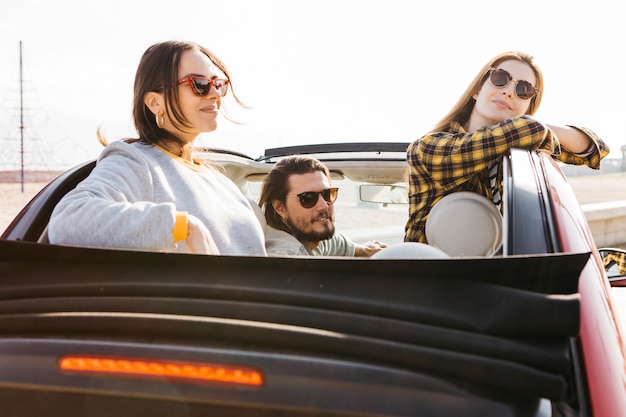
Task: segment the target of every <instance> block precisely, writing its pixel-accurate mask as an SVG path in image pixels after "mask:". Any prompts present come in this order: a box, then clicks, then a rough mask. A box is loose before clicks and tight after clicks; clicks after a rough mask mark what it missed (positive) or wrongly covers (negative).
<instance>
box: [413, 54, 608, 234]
mask: <svg viewBox="0 0 626 417" xmlns="http://www.w3.org/2000/svg"><path fill="white" fill-rule="evenodd" d="M542 94H543V76H542V73H541V71H540V69H539V67H538V66H537V65H536V64H535V62H534V61H533V57H532V56H530V55H528V54H525V53H521V52H506V53H503V54H500V55H498V56H496V57H495V58H493V59H492V60H490V61H489V62H488V63H487V64H486V65H485V66H484V67H483V68H482V69H481V70H480V72H479V73H478V75H477V76H476V77H475V78H474V80H473V81H472V83H471V84H470V85H469V86H468V88H467V89H466V90H465V92H464V93H463V94H462V95H461V98H460V99H459V100H458V101H457V103H456V104H455V106H454V107H453V108H452V110H450V112H449V113H448V114H447V115H446V116H445V117H444V118H443V119H442V120H441V121H440V122H439V123H438V124H437V125H436V126H435V128H434V129H433V130H432V132H430V133H428V134H426V135H424V136H422V137H421V138H419V139H417V140H416V141H415V142H413V143H412V144H411V145H409V147H408V149H407V162H408V183H409V203H410V206H409V220H408V222H407V224H406V227H405V233H406V234H405V241H412V242H422V243H427V239H426V233H425V228H426V220H427V219H428V214H429V213H430V210H431V208H432V207H433V206H434V205H435V204H436V203H437V202H438V201H439V200H441V199H442V198H443V197H444V196H445V195H448V194H450V193H453V192H456V191H472V192H476V193H479V194H482V195H484V196H486V197H488V198H489V199H490V200H492V201H493V202H494V204H496V205H497V206H498V207H499V208H500V209H501V200H500V195H501V193H502V186H501V178H502V172H501V164H500V163H499V161H500V159H501V158H502V156H503V155H505V154H506V153H507V151H508V150H509V149H510V148H522V149H536V150H539V151H545V152H549V153H550V154H551V155H552V156H553V158H555V159H557V160H559V161H561V162H564V163H568V164H575V165H587V166H589V167H591V168H593V169H599V167H600V160H601V159H602V158H604V157H605V156H606V155H607V154H608V153H609V148H608V146H607V145H606V143H604V142H603V141H602V140H601V139H600V138H599V137H598V136H597V135H596V134H595V133H593V132H592V131H590V130H589V129H586V128H582V127H573V126H554V125H548V124H544V123H540V122H539V121H537V120H535V119H533V118H532V117H531V116H532V115H533V114H534V113H535V112H536V111H537V108H538V107H539V104H540V103H541V97H542Z"/></svg>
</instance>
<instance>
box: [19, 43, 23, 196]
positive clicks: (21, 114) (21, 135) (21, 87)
mask: <svg viewBox="0 0 626 417" xmlns="http://www.w3.org/2000/svg"><path fill="white" fill-rule="evenodd" d="M22 79H23V73H22V41H20V161H21V162H20V163H21V169H20V180H21V183H22V194H23V193H24V88H23V85H22Z"/></svg>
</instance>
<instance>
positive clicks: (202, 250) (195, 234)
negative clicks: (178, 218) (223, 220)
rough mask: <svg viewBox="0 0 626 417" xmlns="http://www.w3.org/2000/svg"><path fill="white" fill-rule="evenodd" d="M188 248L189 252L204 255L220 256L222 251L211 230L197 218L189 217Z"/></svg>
mask: <svg viewBox="0 0 626 417" xmlns="http://www.w3.org/2000/svg"><path fill="white" fill-rule="evenodd" d="M187 228H188V232H189V234H188V235H187V240H186V242H187V247H188V248H189V252H191V253H198V254H203V255H219V254H220V251H219V249H218V248H217V245H216V244H215V241H214V240H213V237H212V236H211V232H209V229H207V227H206V226H205V225H204V223H202V221H200V219H198V218H197V217H195V216H192V215H187Z"/></svg>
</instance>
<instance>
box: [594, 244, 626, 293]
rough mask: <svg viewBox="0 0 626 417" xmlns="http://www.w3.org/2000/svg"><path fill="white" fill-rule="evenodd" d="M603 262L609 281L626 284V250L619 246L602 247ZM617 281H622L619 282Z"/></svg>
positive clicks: (600, 250) (621, 284)
mask: <svg viewBox="0 0 626 417" xmlns="http://www.w3.org/2000/svg"><path fill="white" fill-rule="evenodd" d="M598 252H600V256H601V257H602V264H603V265H604V269H605V271H606V275H607V277H608V278H609V281H611V282H612V284H613V283H615V285H616V286H625V285H626V282H625V281H626V250H624V249H619V248H600V249H599V250H598ZM617 281H621V283H620V284H617Z"/></svg>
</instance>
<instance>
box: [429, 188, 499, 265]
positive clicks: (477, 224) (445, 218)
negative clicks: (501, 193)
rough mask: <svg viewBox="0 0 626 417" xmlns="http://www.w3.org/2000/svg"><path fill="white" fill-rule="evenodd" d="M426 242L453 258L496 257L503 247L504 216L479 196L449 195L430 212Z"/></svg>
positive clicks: (468, 194) (466, 192)
mask: <svg viewBox="0 0 626 417" xmlns="http://www.w3.org/2000/svg"><path fill="white" fill-rule="evenodd" d="M426 239H427V241H428V243H429V244H430V245H432V246H435V247H437V248H439V249H441V250H443V251H444V252H446V253H447V254H448V255H450V256H492V255H494V254H495V253H496V252H498V250H499V249H500V245H501V244H502V214H501V213H500V211H499V210H498V208H497V207H496V205H495V204H493V202H491V201H490V200H489V199H488V198H487V197H484V196H482V195H480V194H478V193H474V192H470V191H459V192H455V193H452V194H448V195H446V196H444V197H443V198H442V199H441V200H439V201H438V202H437V203H436V204H435V205H434V206H433V208H432V209H431V210H430V213H429V215H428V218H427V219H426Z"/></svg>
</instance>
